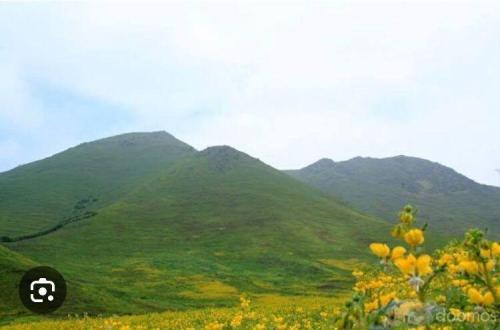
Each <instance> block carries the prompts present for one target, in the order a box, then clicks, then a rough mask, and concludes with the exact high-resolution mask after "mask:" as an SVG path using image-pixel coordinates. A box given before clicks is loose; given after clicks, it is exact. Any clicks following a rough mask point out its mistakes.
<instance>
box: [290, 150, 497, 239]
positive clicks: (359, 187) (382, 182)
mask: <svg viewBox="0 0 500 330" xmlns="http://www.w3.org/2000/svg"><path fill="white" fill-rule="evenodd" d="M287 173H289V174H291V175H292V176H294V177H296V178H298V179H299V180H301V181H303V182H306V183H309V184H311V185H312V186H315V187H317V188H319V189H321V190H323V191H325V192H328V193H330V194H333V195H335V196H338V197H340V198H341V199H343V200H344V201H345V202H347V203H348V204H349V205H351V206H352V207H354V208H357V209H359V210H362V211H364V212H367V213H369V214H374V215H377V216H379V217H381V218H384V219H387V220H388V221H390V222H391V221H393V220H394V218H395V217H396V212H395V211H396V210H398V209H399V207H400V205H402V204H405V203H411V204H413V205H417V206H418V210H419V218H420V219H422V220H423V221H427V222H428V223H429V224H430V225H431V229H432V230H436V231H440V232H442V233H452V234H462V233H463V232H464V231H465V230H466V229H467V228H470V227H473V226H475V227H479V228H482V229H485V228H488V229H489V232H490V234H491V235H493V236H496V237H498V236H500V188H497V187H492V186H486V185H481V184H478V183H476V182H474V181H472V180H470V179H468V178H467V177H465V176H463V175H461V174H459V173H457V172H455V171H454V170H452V169H450V168H448V167H445V166H443V165H440V164H438V163H433V162H430V161H427V160H424V159H419V158H413V157H406V156H398V157H392V158H384V159H374V158H361V157H357V158H354V159H351V160H348V161H344V162H334V161H332V160H330V159H322V160H320V161H318V162H316V163H314V164H312V165H309V166H307V167H305V168H303V169H300V170H296V171H287Z"/></svg>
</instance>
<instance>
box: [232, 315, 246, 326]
mask: <svg viewBox="0 0 500 330" xmlns="http://www.w3.org/2000/svg"><path fill="white" fill-rule="evenodd" d="M242 320H243V315H241V314H238V315H236V316H235V317H233V319H232V320H231V326H232V327H233V328H235V327H239V326H240V324H241V321H242Z"/></svg>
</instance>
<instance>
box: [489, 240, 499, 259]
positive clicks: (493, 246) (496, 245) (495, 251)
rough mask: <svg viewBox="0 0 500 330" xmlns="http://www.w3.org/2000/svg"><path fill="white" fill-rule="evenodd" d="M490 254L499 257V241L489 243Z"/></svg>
mask: <svg viewBox="0 0 500 330" xmlns="http://www.w3.org/2000/svg"><path fill="white" fill-rule="evenodd" d="M491 254H492V255H493V257H495V258H496V257H500V243H497V242H495V243H493V244H491Z"/></svg>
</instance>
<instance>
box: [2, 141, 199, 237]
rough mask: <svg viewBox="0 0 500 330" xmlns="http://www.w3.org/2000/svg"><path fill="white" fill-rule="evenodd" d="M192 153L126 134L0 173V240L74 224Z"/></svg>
mask: <svg viewBox="0 0 500 330" xmlns="http://www.w3.org/2000/svg"><path fill="white" fill-rule="evenodd" d="M194 152H195V150H194V149H193V148H192V147H190V146H188V145H187V144H185V143H183V142H181V141H179V140H177V139H175V138H174V137H173V136H171V135H170V134H168V133H165V132H155V133H130V134H124V135H119V136H114V137H111V138H106V139H102V140H98V141H94V142H90V143H84V144H81V145H79V146H77V147H74V148H71V149H69V150H66V151H65V152H62V153H59V154H57V155H54V156H52V157H49V158H46V159H43V160H40V161H37V162H33V163H30V164H27V165H23V166H19V167H17V168H16V169H14V170H11V171H8V172H4V173H0V238H1V237H2V236H6V237H10V238H13V237H18V236H22V235H31V234H35V233H37V232H39V231H44V230H50V229H51V228H52V227H54V226H56V225H58V224H59V223H66V222H71V221H73V220H79V218H81V217H84V215H85V214H86V212H94V210H96V209H98V208H101V207H103V206H105V205H109V204H110V203H112V202H113V201H115V200H117V199H118V198H120V197H122V196H124V195H126V194H127V193H128V191H129V190H130V189H133V187H135V185H136V184H138V183H139V182H141V180H143V179H144V178H146V177H148V176H151V175H154V174H155V173H156V172H157V171H158V170H160V169H162V168H165V167H167V166H169V165H170V164H171V163H172V162H173V161H175V160H177V159H178V158H180V157H183V156H186V155H189V154H192V153H194ZM0 241H1V239H0Z"/></svg>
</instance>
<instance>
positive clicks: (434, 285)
mask: <svg viewBox="0 0 500 330" xmlns="http://www.w3.org/2000/svg"><path fill="white" fill-rule="evenodd" d="M426 229H427V225H424V226H422V227H417V226H416V211H415V209H414V208H413V207H412V206H410V205H407V206H405V207H404V209H403V210H402V211H401V212H400V213H399V223H398V224H397V225H395V226H394V228H393V230H392V232H391V234H392V236H393V237H394V238H395V239H398V240H401V241H402V242H403V244H401V245H396V246H395V247H393V248H391V247H390V246H389V245H388V244H386V243H380V242H377V243H372V244H370V250H371V251H372V253H373V254H374V255H375V256H376V257H378V259H379V261H380V262H379V264H378V265H377V266H376V267H371V268H369V269H365V270H364V271H361V270H357V271H355V272H353V275H354V276H355V278H356V280H357V282H356V284H355V286H354V292H355V294H354V296H353V298H352V300H351V301H350V302H349V303H348V305H347V308H346V311H345V317H344V319H343V323H342V324H340V326H339V328H343V329H358V328H359V329H365V328H366V329H367V328H374V327H381V328H384V329H393V328H394V329H396V328H397V329H407V328H412V327H423V329H431V328H433V329H434V328H437V329H441V328H443V329H445V328H446V327H448V328H450V329H451V328H453V329H455V328H456V329H462V328H463V329H498V328H500V327H499V323H498V322H499V321H500V318H499V315H498V311H499V307H500V276H499V272H498V270H499V266H498V264H499V261H500V260H499V259H500V244H499V243H497V242H490V241H488V240H487V239H486V238H485V237H484V234H483V233H482V232H481V231H478V230H471V231H469V232H468V233H467V234H466V235H465V239H464V240H463V241H462V242H452V243H450V244H449V245H448V246H446V247H445V248H444V249H443V250H438V251H435V253H433V254H428V253H426V252H425V248H424V243H425V242H426V237H425V236H426Z"/></svg>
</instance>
